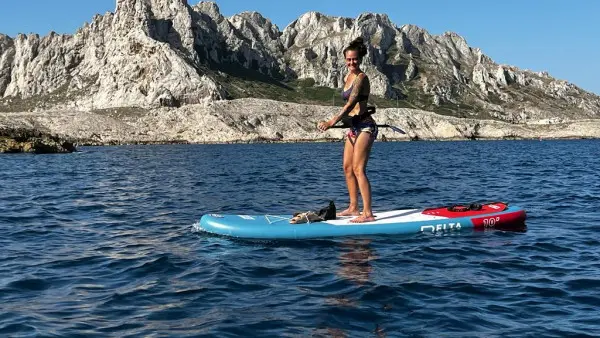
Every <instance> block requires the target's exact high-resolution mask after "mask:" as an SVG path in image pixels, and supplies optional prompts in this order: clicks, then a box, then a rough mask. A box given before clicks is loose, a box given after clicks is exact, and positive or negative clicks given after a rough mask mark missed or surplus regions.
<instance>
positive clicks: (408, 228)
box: [198, 202, 526, 239]
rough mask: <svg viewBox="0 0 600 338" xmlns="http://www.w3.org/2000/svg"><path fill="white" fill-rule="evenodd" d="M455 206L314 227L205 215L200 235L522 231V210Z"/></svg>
mask: <svg viewBox="0 0 600 338" xmlns="http://www.w3.org/2000/svg"><path fill="white" fill-rule="evenodd" d="M472 206H473V205H464V206H462V205H454V206H451V207H440V208H431V209H408V210H393V211H385V212H376V213H375V221H374V222H368V223H351V222H350V220H352V219H353V218H354V217H353V216H351V217H338V218H337V219H335V220H328V221H322V222H313V223H301V224H290V220H291V218H292V215H223V214H206V215H203V216H202V217H201V218H200V222H199V224H198V228H199V229H200V230H202V231H205V232H208V233H212V234H217V235H223V236H231V237H238V238H253V239H301V238H319V237H341V236H360V235H382V234H392V235H393V234H415V233H420V232H438V231H452V230H462V229H485V228H500V229H510V228H513V227H514V228H522V227H523V226H524V224H525V218H526V213H525V210H524V209H523V208H520V207H516V206H508V205H507V204H505V203H502V202H494V203H486V204H481V205H476V207H472Z"/></svg>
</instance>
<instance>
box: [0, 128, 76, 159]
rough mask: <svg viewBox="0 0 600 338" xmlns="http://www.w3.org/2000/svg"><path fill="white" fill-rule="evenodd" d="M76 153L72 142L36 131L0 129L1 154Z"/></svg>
mask: <svg viewBox="0 0 600 338" xmlns="http://www.w3.org/2000/svg"><path fill="white" fill-rule="evenodd" d="M74 151H76V148H75V145H74V143H73V142H72V141H71V140H68V139H65V138H62V137H59V136H56V135H50V134H47V133H43V132H40V131H37V130H34V129H9V128H1V127H0V153H36V154H52V153H72V152H74Z"/></svg>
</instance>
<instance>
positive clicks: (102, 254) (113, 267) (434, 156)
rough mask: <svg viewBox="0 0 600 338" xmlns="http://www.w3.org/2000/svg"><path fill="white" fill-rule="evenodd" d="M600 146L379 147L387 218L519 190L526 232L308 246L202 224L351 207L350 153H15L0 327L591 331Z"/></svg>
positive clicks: (64, 332) (379, 195)
mask: <svg viewBox="0 0 600 338" xmlns="http://www.w3.org/2000/svg"><path fill="white" fill-rule="evenodd" d="M599 144H600V143H599V142H598V141H592V140H578V141H544V142H533V141H501V142H500V141H498V142H406V143H378V144H376V146H375V147H374V148H373V155H372V159H371V160H370V163H369V175H370V176H369V177H370V179H371V184H372V187H373V192H374V196H373V199H374V206H375V208H376V209H380V210H381V209H390V208H402V207H423V206H435V205H445V204H448V203H456V202H472V201H484V200H487V201H490V200H503V201H508V202H511V203H513V204H516V205H521V206H524V207H525V208H526V209H527V211H528V224H527V230H526V231H524V232H506V231H486V232H458V233H441V234H422V235H414V236H373V237H369V238H344V239H333V240H332V239H327V240H319V239H317V240H307V241H246V240H233V239H227V238H222V237H218V236H212V235H207V234H204V233H202V232H198V231H192V230H191V229H193V226H190V225H191V224H195V223H197V221H198V217H199V216H200V215H202V214H204V213H207V212H221V213H225V212H231V213H287V212H290V211H292V210H290V209H293V211H296V210H303V209H311V208H315V207H318V206H320V205H323V204H324V203H326V202H327V201H328V200H329V199H333V200H335V201H336V204H337V205H338V206H339V207H340V208H341V207H343V206H344V205H345V203H346V197H345V196H346V195H345V194H346V191H345V190H346V187H345V184H344V182H343V174H342V173H341V170H340V168H341V146H342V145H341V144H337V143H333V144H287V145H277V144H270V145H269V144H257V145H228V146H225V145H206V146H200V145H198V146H186V145H176V146H136V147H128V146H123V147H99V148H83V149H82V152H80V153H78V154H73V155H59V156H45V155H39V156H28V155H15V156H3V157H0V171H1V172H3V173H5V174H6V175H4V176H3V177H2V178H1V179H0V183H1V184H2V187H3V192H4V193H3V194H2V196H0V211H1V212H0V230H1V231H2V233H3V236H2V238H0V247H2V250H3V252H2V255H0V304H2V305H1V309H2V311H0V335H2V336H136V337H139V336H193V337H215V336H217V337H247V336H260V337H281V336H286V337H288V336H301V337H304V336H313V337H331V336H334V337H345V336H348V337H353V336H358V337H363V336H375V337H383V336H390V337H395V336H418V337H421V336H424V337H437V336H459V337H475V336H477V337H481V336H485V337H540V336H544V337H552V336H555V337H565V336H594V335H597V333H598V332H600V325H599V324H598V321H597V310H596V309H597V304H599V303H600V297H599V296H598V291H599V289H600V273H598V271H600V250H599V248H600V240H598V239H597V236H596V233H597V232H598V229H599V227H600V222H599V221H600V216H599V212H598V211H597V204H598V201H600V193H599V191H600V183H597V180H596V176H597V174H596V170H595V168H598V167H600V159H599V158H598V157H597V156H595V155H594V156H592V155H591V154H596V153H597V147H598V145H599ZM307 158H310V159H311V161H301V162H299V161H298V159H307ZM450 164H451V165H450ZM9 177H10V179H8V178H9Z"/></svg>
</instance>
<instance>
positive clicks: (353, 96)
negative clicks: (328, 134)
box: [319, 73, 368, 130]
mask: <svg viewBox="0 0 600 338" xmlns="http://www.w3.org/2000/svg"><path fill="white" fill-rule="evenodd" d="M356 77H357V78H356V79H355V80H354V84H353V87H352V92H351V93H350V97H349V98H348V102H346V104H345V105H344V107H342V110H341V111H340V112H339V113H338V114H336V115H335V116H333V117H332V118H331V119H330V120H329V121H327V122H324V121H323V122H320V123H319V129H321V130H327V129H329V128H331V127H333V126H334V125H335V124H336V123H338V122H339V121H340V120H341V119H342V118H343V117H344V116H346V115H348V114H349V113H350V112H351V111H352V110H353V109H354V107H355V106H356V104H357V103H358V96H359V95H360V93H361V92H362V90H363V87H364V85H365V82H367V81H368V79H367V76H366V75H365V73H360V74H358V75H357V76H356Z"/></svg>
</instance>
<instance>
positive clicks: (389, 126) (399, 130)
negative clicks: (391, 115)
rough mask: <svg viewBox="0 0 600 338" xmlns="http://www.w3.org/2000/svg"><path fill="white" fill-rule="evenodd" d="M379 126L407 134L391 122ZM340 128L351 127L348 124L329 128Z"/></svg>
mask: <svg viewBox="0 0 600 338" xmlns="http://www.w3.org/2000/svg"><path fill="white" fill-rule="evenodd" d="M377 127H379V128H390V129H391V130H393V131H395V132H397V133H400V134H402V135H406V132H405V131H404V130H402V129H400V128H398V127H395V126H391V125H389V124H378V125H377ZM339 128H350V126H347V125H340V126H333V127H329V129H339Z"/></svg>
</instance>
